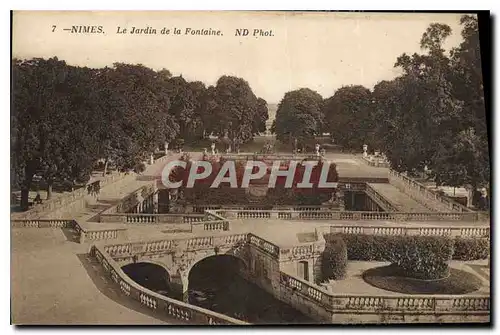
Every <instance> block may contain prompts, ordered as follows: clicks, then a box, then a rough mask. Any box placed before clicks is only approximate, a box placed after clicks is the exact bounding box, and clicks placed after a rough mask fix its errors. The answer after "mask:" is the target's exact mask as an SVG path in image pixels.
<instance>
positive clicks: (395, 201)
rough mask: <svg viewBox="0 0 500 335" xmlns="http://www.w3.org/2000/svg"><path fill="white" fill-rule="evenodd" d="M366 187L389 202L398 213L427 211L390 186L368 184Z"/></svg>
mask: <svg viewBox="0 0 500 335" xmlns="http://www.w3.org/2000/svg"><path fill="white" fill-rule="evenodd" d="M368 185H370V186H371V187H372V188H373V189H374V190H375V191H376V192H377V193H379V194H380V195H382V196H383V197H385V198H386V199H387V200H389V202H390V203H391V204H392V205H394V206H395V207H396V208H397V209H398V211H400V212H417V213H424V212H428V211H429V209H427V208H426V207H425V206H423V205H422V204H420V203H418V202H417V201H416V200H413V199H412V198H410V197H409V196H408V195H407V194H405V193H403V192H401V191H400V190H399V189H397V188H396V187H395V186H393V185H391V184H380V183H376V184H375V183H369V184H368Z"/></svg>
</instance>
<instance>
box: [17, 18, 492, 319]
mask: <svg viewBox="0 0 500 335" xmlns="http://www.w3.org/2000/svg"><path fill="white" fill-rule="evenodd" d="M489 29H490V13H489V12H488V11H483V12H477V11H476V12H470V13H468V12H455V13H452V12H449V13H447V12H352V11H351V12H347V11H346V12H334V11H159V10H158V11H12V12H11V37H12V47H11V48H12V49H11V57H10V61H11V64H10V68H11V87H10V92H11V93H10V95H11V110H10V241H11V242H10V243H11V247H10V285H11V291H10V299H11V305H10V308H11V310H10V320H11V324H12V325H167V326H168V325H183V326H193V325H205V326H219V325H220V326H222V325H223V326H227V325H230V326H231V325H232V326H252V325H282V326H283V325H349V326H352V327H356V326H360V325H379V326H389V325H394V324H397V325H423V324H431V325H435V326H438V325H457V324H459V325H476V326H477V325H483V326H489V325H491V318H490V310H491V308H490V304H491V293H490V292H491V290H490V268H491V264H490V250H491V238H490V235H491V234H490V203H491V201H490V194H491V181H490V176H491V165H490V164H491V159H490V157H491V152H492V148H491V136H492V134H491V124H490V123H491V120H490V118H491V115H492V111H491V110H490V109H491V103H490V101H489V99H491V97H490V95H491V84H490V79H491V78H489V76H490V74H489V73H490V72H491V64H490V60H491V59H490V55H489V53H490V48H491V46H490V40H489V34H490V31H489ZM483 74H484V76H483Z"/></svg>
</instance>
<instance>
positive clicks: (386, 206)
mask: <svg viewBox="0 0 500 335" xmlns="http://www.w3.org/2000/svg"><path fill="white" fill-rule="evenodd" d="M365 192H366V194H367V195H368V196H370V197H371V198H372V199H373V200H374V201H375V202H376V203H377V204H378V205H379V206H380V207H382V209H383V210H384V211H386V212H397V211H398V208H397V207H395V206H394V205H393V204H392V203H391V202H390V201H389V199H387V198H386V197H384V196H383V195H382V194H380V193H379V192H377V191H375V190H374V189H373V187H371V186H370V184H366V188H365Z"/></svg>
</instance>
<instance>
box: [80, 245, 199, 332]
mask: <svg viewBox="0 0 500 335" xmlns="http://www.w3.org/2000/svg"><path fill="white" fill-rule="evenodd" d="M76 256H77V257H78V260H79V261H80V263H82V265H83V267H84V269H85V271H87V273H88V275H89V277H90V279H91V280H92V282H93V283H94V285H95V286H96V287H97V289H98V290H99V291H100V292H101V293H102V294H104V295H105V296H106V297H107V298H109V299H111V300H113V301H115V302H116V303H118V304H120V305H122V306H124V307H127V308H128V309H131V310H133V311H135V312H137V313H141V314H143V315H147V316H150V317H153V318H156V319H159V320H161V321H164V322H166V323H168V324H171V325H176V324H177V325H193V323H192V322H189V321H188V322H185V321H184V322H183V321H181V320H178V319H174V318H171V317H169V316H167V315H166V314H161V310H160V312H153V311H151V310H149V309H148V308H147V307H145V306H144V305H141V303H140V302H138V301H136V300H134V299H132V298H127V297H125V296H124V295H122V293H121V291H120V288H119V287H118V285H116V283H114V282H113V281H112V279H111V278H110V277H109V276H107V274H106V273H105V272H104V271H103V269H102V267H101V265H100V264H99V263H98V262H97V260H95V259H94V258H92V257H90V255H88V254H77V255H76Z"/></svg>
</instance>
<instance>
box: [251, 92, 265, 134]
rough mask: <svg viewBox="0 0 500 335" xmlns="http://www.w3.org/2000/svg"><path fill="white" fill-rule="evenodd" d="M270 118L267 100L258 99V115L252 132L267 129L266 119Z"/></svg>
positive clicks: (255, 132)
mask: <svg viewBox="0 0 500 335" xmlns="http://www.w3.org/2000/svg"><path fill="white" fill-rule="evenodd" d="M268 118H269V113H268V109H267V102H266V100H264V99H262V98H258V99H257V110H256V117H255V118H254V120H253V124H252V133H253V134H258V133H262V132H265V131H266V121H267V119H268Z"/></svg>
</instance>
